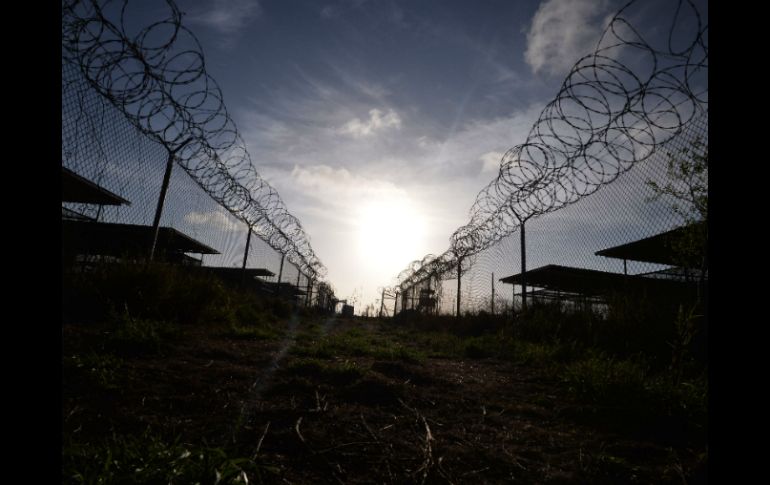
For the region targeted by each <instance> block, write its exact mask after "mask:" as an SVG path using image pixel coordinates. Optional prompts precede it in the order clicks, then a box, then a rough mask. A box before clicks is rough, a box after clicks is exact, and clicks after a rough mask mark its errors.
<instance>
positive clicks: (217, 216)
mask: <svg viewBox="0 0 770 485" xmlns="http://www.w3.org/2000/svg"><path fill="white" fill-rule="evenodd" d="M184 220H185V221H187V222H189V223H190V224H195V225H199V226H215V227H218V228H220V229H222V230H223V231H239V230H241V229H243V227H241V226H240V225H239V224H236V223H235V222H234V221H233V219H232V218H230V217H228V216H227V215H225V214H223V213H222V212H220V211H216V212H188V213H187V214H186V215H185V216H184Z"/></svg>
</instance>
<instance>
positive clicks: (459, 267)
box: [456, 257, 463, 318]
mask: <svg viewBox="0 0 770 485" xmlns="http://www.w3.org/2000/svg"><path fill="white" fill-rule="evenodd" d="M462 266H463V258H462V257H459V258H457V315H456V316H457V317H458V318H459V317H460V279H461V276H462Z"/></svg>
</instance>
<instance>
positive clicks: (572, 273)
mask: <svg viewBox="0 0 770 485" xmlns="http://www.w3.org/2000/svg"><path fill="white" fill-rule="evenodd" d="M628 278H629V277H628V276H626V275H624V274H620V273H609V272H606V271H597V270H595V269H584V268H570V267H568V266H559V265H556V264H549V265H547V266H542V267H540V268H536V269H533V270H529V271H527V274H526V283H527V286H536V287H539V288H547V289H551V290H561V291H567V292H573V293H580V294H597V293H605V292H606V291H607V290H611V289H613V288H617V287H622V285H623V284H624V283H625V282H626V281H627V279H628ZM500 281H502V282H503V283H508V284H516V285H520V284H521V281H522V277H521V273H519V274H515V275H512V276H506V277H505V278H500Z"/></svg>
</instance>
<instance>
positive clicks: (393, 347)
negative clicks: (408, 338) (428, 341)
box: [290, 328, 425, 363]
mask: <svg viewBox="0 0 770 485" xmlns="http://www.w3.org/2000/svg"><path fill="white" fill-rule="evenodd" d="M290 353H292V354H294V355H296V356H300V357H312V358H320V359H330V358H332V357H344V356H348V357H364V356H367V357H375V358H379V359H388V360H401V361H404V362H413V363H418V362H423V361H424V360H425V354H424V353H423V352H421V351H419V350H417V349H415V348H413V347H410V346H407V345H405V344H403V343H401V342H398V341H395V340H393V339H390V338H386V337H382V336H378V335H369V334H366V333H364V332H363V331H361V330H360V329H355V328H354V329H351V330H348V331H346V332H343V333H339V334H335V335H326V336H320V337H316V336H314V335H313V334H310V333H305V334H302V335H301V336H300V337H299V338H298V339H297V345H296V346H295V347H293V348H292V349H291V351H290Z"/></svg>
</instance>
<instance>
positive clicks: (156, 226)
mask: <svg viewBox="0 0 770 485" xmlns="http://www.w3.org/2000/svg"><path fill="white" fill-rule="evenodd" d="M174 153H175V152H172V151H169V152H168V160H167V161H166V172H165V173H164V174H163V184H162V185H161V186H160V196H158V205H157V206H156V207H155V219H153V221H152V233H153V236H152V248H150V261H152V260H153V259H154V258H155V246H157V244H158V233H159V232H160V216H161V214H162V213H163V205H164V203H165V201H166V191H167V190H168V183H169V181H170V180H171V169H172V168H173V167H174Z"/></svg>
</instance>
